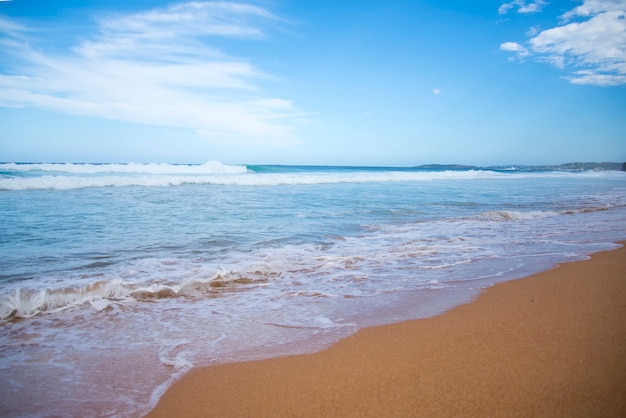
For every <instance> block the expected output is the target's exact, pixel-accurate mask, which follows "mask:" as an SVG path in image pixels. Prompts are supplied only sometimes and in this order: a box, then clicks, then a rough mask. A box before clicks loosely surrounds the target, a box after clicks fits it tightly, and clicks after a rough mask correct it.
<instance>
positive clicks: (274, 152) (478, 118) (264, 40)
mask: <svg viewBox="0 0 626 418" xmlns="http://www.w3.org/2000/svg"><path fill="white" fill-rule="evenodd" d="M625 16H626V0H584V1H583V0H580V1H548V0H545V1H542V0H536V1H526V0H512V1H507V0H504V1H502V0H501V1H489V0H486V1H479V2H473V1H465V0H463V1H452V0H443V1H435V0H424V1H420V0H407V1H398V0H386V1H382V0H379V1H367V0H361V1H355V0H344V1H325V0H319V1H307V0H258V1H254V0H253V1H251V2H241V3H236V2H215V1H195V2H169V1H160V0H155V1H147V0H134V1H127V0H126V1H119V0H68V1H43V0H12V1H0V160H2V161H46V162H49V161H54V162H131V161H132V162H171V163H202V162H205V161H209V160H220V161H222V162H224V163H256V164H271V163H277V164H331V165H334V164H345V165H399V166H412V165H417V164H428V163H459V164H475V165H494V164H557V163H563V162H570V161H616V162H621V161H626V19H625Z"/></svg>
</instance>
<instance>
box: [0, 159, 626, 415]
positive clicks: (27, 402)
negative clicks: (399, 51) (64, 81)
mask: <svg viewBox="0 0 626 418" xmlns="http://www.w3.org/2000/svg"><path fill="white" fill-rule="evenodd" d="M625 239H626V173H623V172H618V171H554V170H546V169H542V170H539V169H531V168H530V169H529V168H526V169H516V168H515V167H511V168H508V169H476V168H472V169H470V168H460V167H445V166H438V167H430V168H423V167H422V168H373V167H294V166H228V165H223V164H221V163H218V162H210V163H207V164H204V165H168V164H0V255H1V257H0V318H2V319H1V320H0V371H1V373H2V376H3V380H2V385H3V387H2V390H1V392H0V397H1V398H0V415H2V416H51V415H55V414H56V415H59V416H141V415H142V414H143V413H145V412H147V411H148V410H149V409H150V407H151V406H152V405H154V403H155V402H156V400H158V398H159V396H160V395H161V394H162V393H163V391H164V390H165V389H166V388H167V387H168V386H169V385H170V384H171V383H172V382H173V381H174V380H175V379H176V378H178V377H179V376H180V375H181V374H182V373H184V372H185V371H187V370H188V369H189V368H190V367H193V366H195V365H204V364H214V363H220V362H227V361H237V360H244V359H255V358H263V357H269V356H277V355H286V354H295V353H302V352H311V351H315V350H319V349H322V348H324V347H327V346H328V345H330V344H332V343H333V342H335V341H337V340H338V339H340V338H342V337H345V336H348V335H350V334H352V333H354V332H355V331H357V330H358V329H360V328H363V327H366V326H371V325H378V324H385V323H391V322H395V321H400V320H404V319H411V318H419V317H426V316H432V315H435V314H438V313H440V312H442V311H444V310H446V309H449V308H451V307H453V306H455V305H458V304H459V303H465V302H467V301H470V300H471V299H472V298H474V297H475V296H476V295H477V294H478V293H479V292H480V290H481V289H483V288H485V287H487V286H490V285H492V284H494V283H497V282H501V281H505V280H511V279H515V278H519V277H523V276H526V275H529V274H532V273H535V272H538V271H542V270H546V269H548V268H551V267H552V266H554V265H555V264H557V263H561V262H566V261H573V260H580V259H584V258H586V257H587V256H588V255H589V254H591V253H593V252H596V251H600V250H605V249H610V248H614V247H615V246H616V245H615V244H614V243H615V242H616V241H619V240H625Z"/></svg>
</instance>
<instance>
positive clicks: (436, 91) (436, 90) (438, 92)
mask: <svg viewBox="0 0 626 418" xmlns="http://www.w3.org/2000/svg"><path fill="white" fill-rule="evenodd" d="M440 93H441V89H433V94H435V95H437V94H440Z"/></svg>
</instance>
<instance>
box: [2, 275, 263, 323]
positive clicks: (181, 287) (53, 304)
mask: <svg viewBox="0 0 626 418" xmlns="http://www.w3.org/2000/svg"><path fill="white" fill-rule="evenodd" d="M267 281H268V279H267V278H265V277H258V278H251V277H239V276H232V277H230V276H229V275H221V274H216V275H215V276H214V277H212V278H209V279H193V280H188V281H186V282H184V283H181V284H165V283H154V284H150V285H132V284H129V283H124V282H123V281H122V280H121V279H113V280H102V281H97V282H94V283H92V284H89V285H87V286H83V287H72V288H63V289H24V288H20V289H17V290H15V291H13V292H11V293H9V294H7V295H5V296H4V297H3V298H2V299H0V319H4V320H10V319H13V318H32V317H34V316H37V315H40V314H44V313H52V312H60V311H64V310H66V309H70V308H74V307H78V306H82V305H89V306H91V307H92V308H94V309H95V310H97V311H101V310H104V309H106V308H108V307H109V306H111V305H112V304H116V303H124V302H131V301H139V302H146V301H154V300H157V299H164V298H178V297H202V296H218V295H219V294H220V293H221V292H223V291H229V290H236V289H238V288H239V285H254V284H257V285H259V284H263V283H265V282H267Z"/></svg>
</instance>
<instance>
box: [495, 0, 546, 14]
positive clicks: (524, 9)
mask: <svg viewBox="0 0 626 418" xmlns="http://www.w3.org/2000/svg"><path fill="white" fill-rule="evenodd" d="M546 4H548V3H547V2H545V1H544V0H536V1H524V0H513V1H512V2H509V3H503V4H502V5H501V6H500V8H498V13H499V14H501V15H503V14H506V13H508V12H509V11H510V10H512V9H517V13H537V12H540V11H541V9H542V8H543V6H545V5H546Z"/></svg>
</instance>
